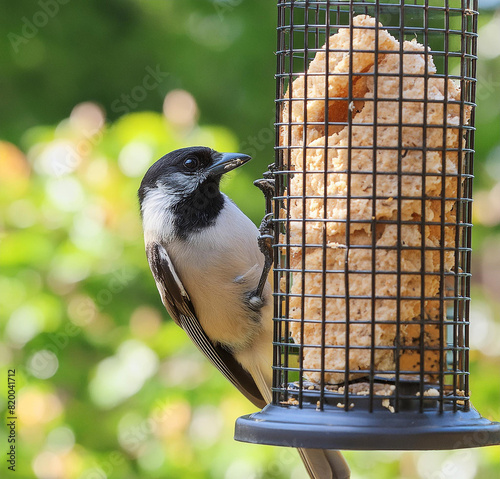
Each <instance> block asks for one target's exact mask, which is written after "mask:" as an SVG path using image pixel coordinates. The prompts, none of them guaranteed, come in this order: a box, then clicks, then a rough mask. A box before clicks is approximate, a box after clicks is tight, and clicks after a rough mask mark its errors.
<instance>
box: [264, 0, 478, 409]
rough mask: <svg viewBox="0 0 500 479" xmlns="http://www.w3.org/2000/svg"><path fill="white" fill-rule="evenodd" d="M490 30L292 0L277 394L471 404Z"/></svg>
mask: <svg viewBox="0 0 500 479" xmlns="http://www.w3.org/2000/svg"><path fill="white" fill-rule="evenodd" d="M476 30H477V0H448V1H446V0H412V1H406V2H405V1H352V2H346V1H333V0H332V1H284V0H282V1H279V2H278V47H277V59H278V69H277V76H276V78H277V91H276V102H277V116H276V132H277V136H276V148H275V151H276V162H275V170H276V171H275V172H274V174H275V178H276V196H275V205H274V206H275V212H276V213H275V216H276V217H275V220H274V222H275V232H276V236H275V246H274V248H275V268H274V300H275V313H274V315H275V318H274V319H275V324H276V328H275V337H274V352H275V354H274V385H273V404H275V405H281V406H284V407H287V406H289V405H293V406H298V407H300V408H305V407H311V408H316V409H318V410H323V409H325V408H327V407H339V408H344V409H345V410H349V409H350V408H353V407H356V408H366V409H367V410H369V411H374V410H375V409H377V408H379V407H386V408H388V409H390V410H391V412H395V413H397V412H398V411H400V410H403V409H407V408H413V409H420V410H421V411H423V410H424V409H426V408H428V407H434V408H436V410H437V411H443V410H445V409H447V410H450V409H452V410H454V411H456V410H468V408H469V384H468V375H469V372H468V371H469V366H468V362H469V361H468V359H469V358H468V356H469V346H468V334H469V333H468V326H469V302H470V251H471V248H470V238H471V226H472V224H471V201H472V199H471V193H472V163H473V153H474V151H473V144H474V128H473V125H474V106H475V105H474V97H475V82H476V80H475V63H476Z"/></svg>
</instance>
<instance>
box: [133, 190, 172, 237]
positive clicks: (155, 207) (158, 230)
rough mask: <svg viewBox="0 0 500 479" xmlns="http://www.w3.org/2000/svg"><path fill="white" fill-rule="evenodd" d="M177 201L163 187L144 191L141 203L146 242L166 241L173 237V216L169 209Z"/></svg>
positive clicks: (170, 192)
mask: <svg viewBox="0 0 500 479" xmlns="http://www.w3.org/2000/svg"><path fill="white" fill-rule="evenodd" d="M178 201H179V196H178V195H176V194H173V193H172V191H170V190H169V189H168V188H166V187H165V186H158V187H157V188H151V189H148V190H147V191H146V194H145V195H144V199H143V201H142V225H143V228H144V238H145V239H146V240H148V239H149V240H152V241H155V240H156V241H158V240H167V239H168V238H170V237H171V236H172V235H173V216H172V213H171V208H172V207H173V205H174V204H175V203H177V202H178Z"/></svg>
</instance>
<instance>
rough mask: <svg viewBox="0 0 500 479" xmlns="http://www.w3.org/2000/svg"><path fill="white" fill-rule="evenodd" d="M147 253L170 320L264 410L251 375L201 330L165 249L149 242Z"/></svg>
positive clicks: (245, 394) (260, 395)
mask: <svg viewBox="0 0 500 479" xmlns="http://www.w3.org/2000/svg"><path fill="white" fill-rule="evenodd" d="M146 254H147V257H148V261H149V267H150V268H151V272H152V273H153V277H154V279H155V281H156V286H157V288H158V291H159V292H160V296H161V299H162V302H163V304H164V306H165V308H166V309H167V311H168V313H169V314H170V316H171V317H172V319H173V320H174V321H175V322H176V323H177V324H178V325H179V326H180V327H181V328H182V329H184V331H185V332H186V333H187V335H188V336H189V338H190V339H191V341H193V343H194V344H195V345H196V346H197V347H198V349H199V350H200V351H201V352H202V353H203V354H204V355H205V356H206V357H207V358H208V359H209V361H210V362H211V363H212V364H213V365H214V366H215V367H216V368H217V369H218V370H219V371H220V372H221V373H222V374H223V375H224V376H225V377H226V379H228V380H229V381H230V382H231V383H232V384H233V385H234V386H236V387H237V388H238V390H239V391H240V392H241V393H242V394H243V395H244V396H245V397H246V398H247V399H248V400H249V401H251V402H252V403H253V404H254V405H255V406H257V407H259V408H263V407H264V406H265V405H266V402H265V401H264V398H263V397H262V394H261V393H260V392H259V389H258V388H257V385H256V384H255V381H254V380H253V378H252V376H251V375H250V374H249V373H248V371H246V370H245V369H243V367H242V366H241V365H240V363H238V361H236V359H235V358H234V356H233V355H232V354H231V353H230V352H229V351H227V350H226V349H224V348H223V347H221V346H219V345H216V344H214V343H213V342H212V341H211V340H210V339H209V337H208V336H207V335H206V334H205V331H203V328H202V327H201V325H200V322H199V321H198V318H197V317H196V313H195V310H194V306H193V303H192V302H191V300H190V298H189V294H188V293H187V291H186V289H185V288H184V285H183V284H182V282H181V280H180V278H179V276H178V275H177V273H176V271H175V268H174V265H173V263H172V261H171V259H170V257H169V256H168V253H167V251H166V250H165V248H164V247H163V246H161V245H160V244H158V243H152V244H150V245H149V246H148V247H147V249H146Z"/></svg>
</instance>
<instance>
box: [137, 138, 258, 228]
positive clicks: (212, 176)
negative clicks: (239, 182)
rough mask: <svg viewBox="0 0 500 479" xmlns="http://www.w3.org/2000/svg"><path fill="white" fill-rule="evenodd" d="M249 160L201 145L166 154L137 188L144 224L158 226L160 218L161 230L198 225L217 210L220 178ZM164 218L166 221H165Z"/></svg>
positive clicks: (150, 169) (241, 155)
mask: <svg viewBox="0 0 500 479" xmlns="http://www.w3.org/2000/svg"><path fill="white" fill-rule="evenodd" d="M250 159H251V158H250V156H248V155H244V154H240V153H219V152H217V151H215V150H212V149H211V148H207V147H201V146H196V147H191V148H181V149H179V150H174V151H171V152H170V153H168V154H166V155H165V156H163V157H162V158H160V159H159V160H158V161H157V162H156V163H154V164H153V165H152V166H151V167H150V168H149V170H148V171H147V172H146V174H145V175H144V178H143V179H142V182H141V186H140V187H139V191H138V195H139V203H140V206H141V214H142V216H143V220H144V223H146V222H147V223H148V224H149V223H152V224H157V225H158V224H159V222H160V219H161V218H163V219H162V221H161V222H162V223H163V224H164V226H163V227H162V228H163V230H165V229H167V228H166V226H165V222H175V221H177V223H179V222H190V223H191V222H194V223H195V224H197V223H199V222H200V221H201V220H202V219H203V218H204V217H206V216H207V213H212V210H213V209H214V208H215V209H217V208H219V203H220V202H221V200H222V198H221V194H220V190H219V184H220V180H221V177H222V175H223V174H225V173H227V172H228V171H231V170H234V169H235V168H237V167H238V166H241V165H243V164H245V163H246V162H247V161H249V160H250ZM146 216H148V218H146ZM166 216H169V217H170V219H169V220H165V217H166ZM151 219H154V221H150V220H151ZM146 220H147V221H146ZM145 226H146V224H145Z"/></svg>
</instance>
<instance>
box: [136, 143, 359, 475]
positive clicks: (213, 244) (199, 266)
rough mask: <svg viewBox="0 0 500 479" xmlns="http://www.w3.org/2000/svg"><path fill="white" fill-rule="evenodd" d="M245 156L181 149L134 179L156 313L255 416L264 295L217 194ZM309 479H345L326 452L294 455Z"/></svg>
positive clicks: (269, 333)
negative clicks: (159, 307) (160, 308)
mask: <svg viewBox="0 0 500 479" xmlns="http://www.w3.org/2000/svg"><path fill="white" fill-rule="evenodd" d="M250 159H251V157H250V156H248V155H245V154H240V153H219V152H217V151H215V150H213V149H211V148H209V147H202V146H196V147H188V148H181V149H177V150H174V151H171V152H170V153H168V154H166V155H165V156H163V157H162V158H160V159H159V160H158V161H156V162H155V163H154V164H153V165H152V166H151V167H150V168H149V169H148V171H147V172H146V174H145V175H144V177H143V179H142V181H141V184H140V187H139V190H138V197H139V205H140V213H141V217H142V225H143V230H144V243H145V249H146V256H147V259H148V263H149V266H150V269H151V273H152V275H153V277H154V280H155V283H156V286H157V288H158V291H159V293H160V296H161V299H162V302H163V305H164V306H165V308H166V310H167V312H168V313H169V315H170V316H171V318H172V319H173V320H174V321H175V323H176V324H177V325H178V326H180V327H181V328H182V329H183V330H184V331H185V332H186V333H187V335H188V337H189V338H190V339H191V340H192V341H193V343H194V344H195V345H196V346H197V347H198V349H199V350H200V351H201V352H202V353H203V354H204V355H205V356H206V357H207V358H208V359H209V361H210V362H211V363H212V364H213V365H214V366H215V367H216V368H217V369H218V370H219V371H220V372H221V373H222V374H223V375H224V376H225V377H226V378H227V379H228V380H229V381H230V382H231V383H232V384H233V385H234V386H235V387H236V388H237V389H238V390H239V391H240V392H241V393H242V394H243V395H244V396H245V397H246V398H247V399H249V400H250V401H251V402H252V403H253V404H254V405H255V406H256V407H258V408H263V407H264V406H265V405H266V404H268V403H270V402H272V394H271V385H272V356H273V351H272V337H273V321H272V317H273V301H272V288H271V284H270V282H269V281H267V278H264V281H262V280H261V279H262V278H261V277H262V274H263V271H265V268H266V259H265V256H264V254H263V253H262V251H261V249H260V248H259V243H258V237H259V230H258V228H257V227H256V226H255V225H254V223H253V222H252V221H251V220H250V219H249V218H248V217H247V216H246V215H245V214H244V213H243V212H242V211H241V210H240V209H239V208H238V207H237V206H236V204H235V203H234V202H233V201H232V200H231V199H230V198H229V197H228V196H227V195H225V194H224V193H222V192H221V191H220V183H221V178H222V176H223V175H224V174H225V173H227V172H229V171H231V170H234V169H235V168H237V167H239V166H241V165H244V164H245V163H247V162H248V161H249V160H250ZM299 454H300V456H301V458H302V460H303V462H304V465H305V467H306V470H307V472H308V474H309V476H310V478H311V479H347V478H349V477H350V472H349V467H348V466H347V463H346V462H345V460H344V458H343V456H342V454H341V453H340V452H339V451H334V450H322V449H299Z"/></svg>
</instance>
